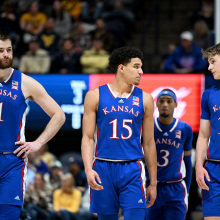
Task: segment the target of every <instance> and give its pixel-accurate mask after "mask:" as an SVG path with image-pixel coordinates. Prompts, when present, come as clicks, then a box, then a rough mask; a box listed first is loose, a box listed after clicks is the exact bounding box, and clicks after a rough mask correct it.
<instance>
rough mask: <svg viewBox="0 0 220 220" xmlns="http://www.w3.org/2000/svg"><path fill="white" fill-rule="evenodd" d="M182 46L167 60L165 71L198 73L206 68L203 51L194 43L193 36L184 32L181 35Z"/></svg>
mask: <svg viewBox="0 0 220 220" xmlns="http://www.w3.org/2000/svg"><path fill="white" fill-rule="evenodd" d="M180 38H181V45H180V46H179V47H177V48H176V49H175V50H174V52H173V53H172V54H171V55H170V56H169V57H168V58H167V60H166V62H165V71H167V72H170V73H198V72H201V71H203V70H204V69H205V68H206V62H205V61H204V60H203V59H202V53H201V49H200V48H199V47H198V46H196V45H195V44H194V43H193V35H192V33H191V32H189V31H184V32H182V33H181V35H180Z"/></svg>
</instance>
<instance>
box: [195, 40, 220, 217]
mask: <svg viewBox="0 0 220 220" xmlns="http://www.w3.org/2000/svg"><path fill="white" fill-rule="evenodd" d="M203 57H204V58H208V62H209V67H208V70H210V71H211V72H212V74H213V76H214V79H216V80H219V79H220V44H217V45H215V46H212V47H210V48H208V49H207V50H206V51H204V52H203ZM219 97H220V90H219V85H216V86H213V87H211V88H210V89H207V90H206V91H205V92H204V93H203V96H202V101H201V110H202V115H201V120H200V130H199V136H198V140H197V144H196V181H197V183H198V185H199V187H200V188H201V189H202V197H203V201H202V207H203V216H204V219H205V220H220V175H219V174H220V121H219V120H220V98H219ZM206 159H207V162H206V164H205V165H204V162H205V160H206ZM203 165H204V166H203Z"/></svg>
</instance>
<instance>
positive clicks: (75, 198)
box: [48, 173, 82, 220]
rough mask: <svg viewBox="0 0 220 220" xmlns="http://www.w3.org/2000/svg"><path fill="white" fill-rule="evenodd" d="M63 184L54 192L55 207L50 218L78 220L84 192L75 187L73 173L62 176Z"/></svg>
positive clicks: (54, 219)
mask: <svg viewBox="0 0 220 220" xmlns="http://www.w3.org/2000/svg"><path fill="white" fill-rule="evenodd" d="M61 184H62V186H61V188H60V189H57V190H55V191H54V193H53V208H54V211H52V212H51V213H50V214H49V217H48V220H58V219H59V220H67V219H71V220H77V215H76V213H78V211H79V209H80V205H81V197H82V193H81V192H80V191H79V190H78V189H76V188H75V184H74V178H73V176H72V174H70V173H67V174H64V175H63V176H62V182H61Z"/></svg>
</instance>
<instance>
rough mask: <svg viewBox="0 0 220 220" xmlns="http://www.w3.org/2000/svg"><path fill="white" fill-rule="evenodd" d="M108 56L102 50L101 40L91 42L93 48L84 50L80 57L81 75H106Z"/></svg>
mask: <svg viewBox="0 0 220 220" xmlns="http://www.w3.org/2000/svg"><path fill="white" fill-rule="evenodd" d="M108 58H109V54H108V52H107V51H105V50H104V49H103V41H102V40H101V39H98V38H97V39H94V40H93V47H92V48H91V49H90V50H85V51H84V52H83V54H82V56H81V59H80V62H81V65H82V72H83V73H106V72H107V68H108Z"/></svg>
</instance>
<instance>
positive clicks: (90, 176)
mask: <svg viewBox="0 0 220 220" xmlns="http://www.w3.org/2000/svg"><path fill="white" fill-rule="evenodd" d="M86 176H87V181H88V184H89V185H90V187H91V188H92V189H95V190H102V189H104V188H103V186H102V185H101V184H102V182H101V179H100V178H99V175H98V173H96V171H94V170H92V169H91V170H89V171H87V172H86ZM96 180H97V181H98V183H99V184H98V183H97V182H96Z"/></svg>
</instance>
